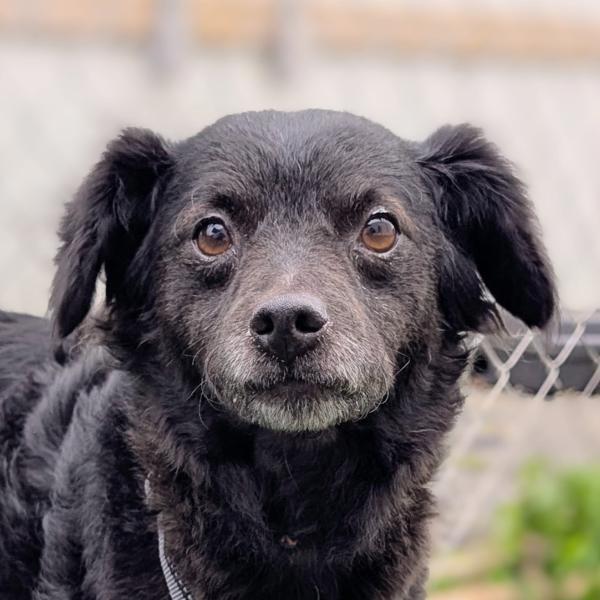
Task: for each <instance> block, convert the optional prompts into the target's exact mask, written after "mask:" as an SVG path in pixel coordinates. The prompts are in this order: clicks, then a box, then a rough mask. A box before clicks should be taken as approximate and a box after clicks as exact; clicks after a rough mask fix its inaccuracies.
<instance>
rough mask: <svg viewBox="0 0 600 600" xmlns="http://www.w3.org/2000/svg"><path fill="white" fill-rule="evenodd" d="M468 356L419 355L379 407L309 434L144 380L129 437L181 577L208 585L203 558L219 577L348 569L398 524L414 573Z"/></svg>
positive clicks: (226, 581)
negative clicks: (253, 421) (251, 421)
mask: <svg viewBox="0 0 600 600" xmlns="http://www.w3.org/2000/svg"><path fill="white" fill-rule="evenodd" d="M463 367H464V356H458V355H457V356H452V355H448V356H446V357H445V358H444V361H443V364H440V365H431V364H426V363H424V362H421V363H417V364H415V365H414V367H413V368H414V369H416V375H415V376H414V377H410V376H409V377H407V380H406V384H405V386H403V387H402V388H400V389H399V391H397V393H396V394H395V395H393V396H392V397H390V399H389V400H388V402H387V403H386V404H385V405H383V406H382V407H380V409H379V410H378V411H377V412H376V413H373V414H371V415H369V416H368V417H367V418H366V419H364V420H363V421H361V422H358V423H350V424H345V425H340V426H338V427H335V428H331V429H328V430H326V431H324V432H319V433H312V434H284V433H277V432H273V431H268V430H265V429H261V428H258V427H255V426H249V425H244V424H242V423H239V422H236V421H234V420H233V419H232V418H231V417H228V416H227V415H226V414H224V413H223V412H220V411H218V410H215V409H214V408H213V407H212V406H211V405H210V403H208V402H202V400H200V403H198V402H189V401H186V402H185V403H182V402H181V397H182V396H181V395H178V392H177V391H176V389H175V386H172V387H171V388H169V389H163V390H160V389H158V390H157V386H156V384H154V383H147V384H146V385H143V384H140V389H139V390H138V392H137V394H136V396H135V398H136V399H135V401H134V402H132V409H131V415H130V423H132V424H134V425H132V427H131V430H130V439H131V443H132V447H133V449H134V453H135V454H136V456H137V457H138V460H139V462H140V463H141V465H142V467H143V469H144V471H145V474H146V475H147V476H148V478H149V479H150V482H151V486H152V490H153V494H152V500H151V508H152V509H153V510H155V511H157V512H158V513H159V515H160V519H161V523H162V527H163V531H164V535H165V546H166V549H167V552H168V553H169V556H170V557H171V560H172V561H173V564H174V565H175V566H176V568H177V570H178V572H179V573H180V574H181V576H182V578H183V579H184V581H185V583H186V585H187V586H188V587H189V588H190V589H191V590H192V591H193V590H194V589H195V586H196V587H197V586H201V585H202V582H201V576H200V575H199V574H201V573H202V572H203V570H205V568H206V563H207V562H208V563H210V565H211V571H213V572H214V571H215V570H216V571H218V572H220V573H221V574H222V579H223V585H224V586H228V585H229V586H230V585H233V584H234V581H235V579H236V578H237V577H240V578H244V577H247V578H251V577H255V576H256V571H257V570H258V571H260V570H261V568H263V567H264V568H265V570H268V571H269V572H272V569H273V568H275V569H276V570H279V571H280V572H282V573H289V577H293V575H294V573H296V574H297V573H306V572H307V569H308V571H310V570H311V569H317V570H319V569H322V568H323V565H325V564H327V568H329V569H332V570H333V571H335V569H336V568H337V567H339V568H340V569H342V568H345V569H347V565H349V564H352V562H353V561H355V560H356V559H357V557H361V556H363V557H364V556H377V555H378V553H380V552H382V549H384V548H385V547H386V545H387V544H386V537H387V536H388V535H390V532H391V531H398V530H400V531H402V530H404V531H406V530H409V531H410V532H411V536H410V537H409V538H407V541H406V544H405V545H404V547H403V552H404V553H405V554H406V556H409V557H411V556H412V558H411V560H410V561H407V571H406V573H405V574H404V577H405V578H406V580H407V585H408V582H409V580H410V578H411V576H412V575H411V573H413V571H412V570H408V565H409V564H411V561H412V563H417V562H419V561H420V560H421V558H420V554H422V553H423V546H424V543H423V540H424V539H426V537H427V520H428V517H429V515H430V513H431V506H432V503H431V500H430V498H429V493H428V492H427V490H426V484H427V483H428V481H429V480H430V478H431V477H432V475H433V473H434V471H435V469H436V468H437V466H438V463H439V459H440V456H439V449H440V447H441V443H440V442H441V438H442V437H443V436H444V434H445V433H446V432H447V430H448V429H450V427H451V425H452V423H453V420H454V416H455V415H456V413H457V412H458V409H459V407H460V404H461V399H460V395H459V394H458V391H457V389H456V385H455V382H456V379H457V377H458V374H459V373H460V371H461V370H462V368H463ZM415 382H418V385H419V386H420V389H419V390H418V393H417V390H416V389H414V386H415V385H417V384H416V383H415ZM438 382H442V383H438ZM451 382H452V384H451V385H447V384H448V383H451ZM423 386H428V388H429V389H428V393H427V395H426V396H425V395H424V394H423V389H422V388H423ZM157 391H158V392H159V393H160V397H157ZM442 393H443V394H444V395H445V397H444V398H441V397H440V394H442ZM413 394H414V395H415V396H416V397H419V398H420V405H419V406H418V407H417V406H414V405H413V403H412V402H411V397H412V396H413ZM183 397H185V398H188V400H189V394H188V395H186V396H183ZM423 398H426V400H423ZM423 402H425V404H426V406H424V405H423ZM199 406H200V413H199V412H198V411H199ZM434 407H435V410H432V409H433V408H434ZM409 427H410V429H409ZM407 528H408V529H407ZM215 540H218V543H215ZM413 540H418V543H417V542H414V546H413ZM211 544H212V546H211ZM412 553H414V555H413V554H412ZM417 554H419V556H417ZM329 556H335V557H336V560H337V561H338V563H339V564H338V565H337V567H336V565H332V564H328V563H327V561H328V557H329ZM413 566H414V565H413ZM398 570H399V571H401V570H402V568H401V567H398ZM409 571H410V572H409ZM399 576H400V575H399ZM199 578H200V580H199ZM263 584H264V585H266V584H265V583H264V582H263ZM223 589H227V588H226V587H224V588H223ZM216 597H218V595H217V596H216Z"/></svg>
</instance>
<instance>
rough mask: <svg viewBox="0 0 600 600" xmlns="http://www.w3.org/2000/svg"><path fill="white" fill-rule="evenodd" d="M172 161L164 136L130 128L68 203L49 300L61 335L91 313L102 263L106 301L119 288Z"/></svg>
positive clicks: (56, 329) (111, 146) (108, 148)
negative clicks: (104, 275) (162, 137)
mask: <svg viewBox="0 0 600 600" xmlns="http://www.w3.org/2000/svg"><path fill="white" fill-rule="evenodd" d="M171 166H172V160H171V155H170V152H169V149H168V147H167V145H166V143H165V142H164V141H163V140H162V139H161V138H160V137H158V136H157V135H155V134H154V133H152V132H151V131H148V130H144V129H126V130H125V131H124V132H123V133H122V134H121V135H120V136H119V137H118V138H117V139H115V140H113V141H112V142H111V143H110V144H109V145H108V147H107V149H106V151H105V152H104V155H103V156H102V158H101V160H100V162H99V163H98V164H97V165H96V166H95V167H94V169H93V170H92V172H91V173H90V174H89V175H88V177H87V178H86V179H85V181H84V182H83V184H82V185H81V187H80V188H79V190H78V191H77V193H76V195H75V198H74V199H73V201H72V202H70V203H69V204H68V205H67V208H66V213H65V216H64V217H63V220H62V222H61V227H60V230H59V235H60V238H61V240H62V245H61V247H60V249H59V251H58V254H57V256H56V265H57V271H56V275H55V277H54V281H53V284H52V295H51V300H50V308H51V309H52V311H53V318H54V326H55V332H56V333H57V334H58V335H59V336H61V337H64V336H66V335H68V334H69V333H71V331H73V329H75V327H77V325H78V324H79V323H81V321H82V320H83V319H84V317H85V316H86V314H87V313H88V311H89V309H90V305H91V303H92V300H93V297H94V292H95V289H96V279H97V277H98V274H99V272H100V269H101V268H102V267H104V271H105V274H106V298H107V302H110V301H111V300H112V299H114V297H115V295H116V294H117V293H118V290H119V287H120V285H121V284H122V282H123V278H124V276H125V272H126V270H127V267H128V265H129V263H130V261H131V260H132V258H133V256H134V254H135V252H136V250H137V249H138V247H139V245H140V243H141V241H142V239H143V237H144V235H145V233H146V231H147V230H148V227H149V225H150V223H151V221H152V218H153V215H154V212H155V206H156V201H157V196H158V194H159V192H160V190H161V189H162V185H163V184H164V182H165V180H166V178H167V176H168V173H169V171H170V168H171Z"/></svg>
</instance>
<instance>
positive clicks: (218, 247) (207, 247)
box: [194, 219, 232, 256]
mask: <svg viewBox="0 0 600 600" xmlns="http://www.w3.org/2000/svg"><path fill="white" fill-rule="evenodd" d="M194 241H195V243H196V246H197V247H198V250H200V252H202V254H206V256H218V255H219V254H223V253H225V252H227V250H229V248H231V245H232V241H231V235H230V234H229V231H228V230H227V227H226V226H225V223H223V221H221V220H220V219H208V220H206V221H203V222H202V223H200V225H199V226H198V228H197V229H196V233H195V235H194Z"/></svg>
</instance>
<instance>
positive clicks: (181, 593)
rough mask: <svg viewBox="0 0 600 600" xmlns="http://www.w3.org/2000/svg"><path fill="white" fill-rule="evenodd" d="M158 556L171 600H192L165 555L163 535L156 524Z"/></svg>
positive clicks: (160, 528)
mask: <svg viewBox="0 0 600 600" xmlns="http://www.w3.org/2000/svg"><path fill="white" fill-rule="evenodd" d="M158 556H159V558H160V566H161V568H162V572H163V576H164V578H165V583H166V584H167V588H168V589H169V596H170V598H171V600H193V599H192V595H191V594H190V593H189V592H188V591H187V589H186V587H185V585H183V582H182V581H181V579H180V578H179V575H177V571H175V569H174V567H173V565H172V564H171V561H170V560H169V559H168V557H167V555H166V553H165V534H164V531H163V530H162V527H161V526H160V518H159V522H158Z"/></svg>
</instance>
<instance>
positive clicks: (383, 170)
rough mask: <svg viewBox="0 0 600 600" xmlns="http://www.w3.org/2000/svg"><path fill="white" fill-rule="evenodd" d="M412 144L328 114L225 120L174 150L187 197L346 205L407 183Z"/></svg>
mask: <svg viewBox="0 0 600 600" xmlns="http://www.w3.org/2000/svg"><path fill="white" fill-rule="evenodd" d="M410 148H411V146H410V144H409V143H407V142H405V141H403V140H401V139H400V138H398V137H396V136H395V135H394V134H392V133H391V132H389V131H388V130H387V129H385V128H384V127H382V126H380V125H377V124H375V123H372V122H371V121H368V120H367V119H364V118H361V117H356V116H354V115H349V114H346V113H338V112H334V111H321V110H314V111H302V112H297V113H282V112H276V111H268V112H260V113H244V114H240V115H233V116H230V117H225V118H224V119H221V120H220V121H217V123H215V124H214V125H212V126H210V127H208V128H206V129H205V130H203V131H202V132H200V133H199V134H197V135H196V136H194V137H192V138H190V139H188V140H186V141H185V142H183V143H181V144H180V145H179V146H178V147H177V150H176V154H177V161H178V171H179V176H180V178H181V180H182V181H183V188H184V190H185V191H186V193H187V194H193V195H195V196H196V197H200V196H202V195H204V196H206V197H208V196H210V195H219V194H223V195H232V196H236V197H238V198H242V199H244V200H246V201H252V202H256V203H257V204H258V203H260V200H261V197H262V198H263V199H272V198H273V197H274V196H277V195H282V194H283V195H285V194H287V195H289V196H293V197H294V198H295V201H296V202H300V203H302V199H305V200H306V199H310V198H314V197H315V195H316V196H319V198H320V201H321V202H326V200H327V198H335V199H336V201H338V200H339V198H340V197H348V198H352V197H354V196H356V195H357V194H360V193H362V192H364V191H366V190H368V189H371V188H373V187H376V186H378V185H383V184H385V183H386V181H387V180H390V179H392V178H396V179H397V178H398V177H402V176H403V175H404V176H406V177H409V176H410V164H411V158H410V157H411V153H410Z"/></svg>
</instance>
